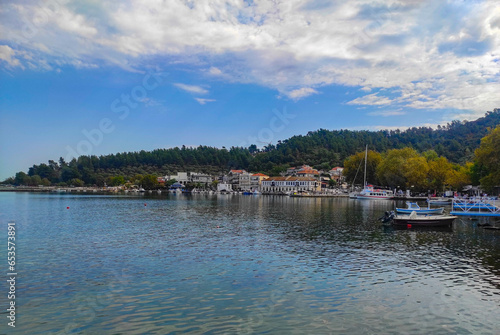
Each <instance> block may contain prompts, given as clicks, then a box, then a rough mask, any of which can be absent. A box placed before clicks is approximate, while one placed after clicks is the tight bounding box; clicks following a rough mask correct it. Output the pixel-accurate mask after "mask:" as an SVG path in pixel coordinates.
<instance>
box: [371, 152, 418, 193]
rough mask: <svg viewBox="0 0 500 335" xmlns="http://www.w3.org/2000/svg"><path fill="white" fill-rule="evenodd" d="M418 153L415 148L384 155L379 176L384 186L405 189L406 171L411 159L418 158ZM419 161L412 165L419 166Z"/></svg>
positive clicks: (378, 170) (378, 172) (378, 171)
mask: <svg viewBox="0 0 500 335" xmlns="http://www.w3.org/2000/svg"><path fill="white" fill-rule="evenodd" d="M418 156H419V155H418V153H417V151H416V150H415V149H413V148H403V149H392V150H389V151H387V153H386V154H385V155H384V158H383V160H382V163H381V164H380V165H379V166H378V169H377V175H378V177H379V179H380V181H381V183H382V185H384V186H390V187H391V188H395V187H398V186H399V187H403V186H405V185H407V182H408V179H407V172H406V170H405V167H406V165H407V164H408V161H409V160H410V159H411V158H416V157H418ZM417 163H418V161H415V163H412V165H418V164H417Z"/></svg>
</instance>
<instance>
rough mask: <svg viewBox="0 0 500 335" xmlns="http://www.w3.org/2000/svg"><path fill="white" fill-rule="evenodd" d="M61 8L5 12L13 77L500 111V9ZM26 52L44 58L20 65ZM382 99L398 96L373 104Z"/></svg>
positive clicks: (1, 24)
mask: <svg viewBox="0 0 500 335" xmlns="http://www.w3.org/2000/svg"><path fill="white" fill-rule="evenodd" d="M50 3H56V4H57V5H52V6H47V7H46V8H45V7H42V5H41V4H40V3H31V2H20V3H7V4H5V5H4V6H2V7H1V9H0V32H1V33H0V34H1V35H0V38H2V40H3V41H4V43H6V44H7V45H8V46H9V47H10V48H11V49H12V50H14V51H15V52H16V53H15V54H14V55H11V56H8V55H9V54H6V53H5V52H6V51H5V50H4V51H3V52H4V53H3V54H2V57H3V58H2V59H3V60H4V61H5V62H6V63H7V64H9V66H11V67H12V66H25V67H26V68H45V69H49V68H53V69H58V68H60V67H61V66H62V65H65V64H74V65H75V66H80V67H85V66H87V67H88V66H95V65H96V64H99V65H107V64H112V65H118V66H121V67H123V68H126V69H130V70H134V69H140V68H141V66H143V64H144V63H145V62H148V61H150V60H152V59H155V60H157V59H166V60H165V66H168V64H175V63H176V62H181V63H182V64H185V65H190V66H192V68H191V69H190V70H193V71H199V72H200V73H203V74H209V75H214V76H218V77H219V78H220V79H221V80H227V81H230V82H243V83H254V84H259V85H263V86H266V87H270V88H273V89H276V90H277V91H279V92H280V93H281V94H284V95H287V96H289V97H290V98H292V99H299V98H301V97H305V96H307V95H310V94H316V93H317V91H316V90H314V89H312V88H311V87H315V88H316V89H319V88H320V87H322V86H327V85H331V84H336V85H345V86H355V87H358V86H359V87H360V90H361V92H362V94H365V93H366V94H367V95H365V96H363V97H359V98H357V99H354V100H352V101H351V102H350V103H351V104H361V105H374V106H378V105H386V104H389V103H396V104H398V105H399V106H402V107H410V108H420V109H443V108H446V109H456V110H463V111H474V112H476V113H484V111H486V110H491V109H492V108H494V107H497V106H499V105H500V95H498V92H500V68H499V66H498V64H499V59H500V23H499V22H500V8H499V7H498V2H497V1H496V0H484V1H446V2H445V1H431V0H414V1H402V0H392V1H390V2H388V1H384V0H356V1H345V2H338V1H337V2H333V1H332V2H328V1H309V2H307V3H304V2H303V1H282V2H276V1H271V0H259V1H254V2H253V3H252V4H248V3H247V2H245V1H236V0H228V1H225V2H224V5H223V6H222V5H220V3H219V2H213V1H208V0H199V1H185V0H170V1H168V2H164V3H159V1H157V0H141V1H139V0H128V1H118V0H110V1H80V2H73V1H72V2H62V1H60V2H50ZM444 13H445V14H444ZM18 52H19V54H17V53H18ZM21 52H26V53H27V54H35V55H37V56H36V57H35V58H34V59H32V60H27V59H25V58H22V57H15V56H19V55H20V54H21ZM9 57H10V58H9ZM7 59H8V60H7ZM9 62H10V63H9ZM17 62H20V64H18V63H17ZM11 63H12V64H11ZM83 64H88V65H85V66H84V65H83ZM207 68H208V70H207ZM182 85H184V84H182ZM189 86H190V85H186V87H189ZM178 87H179V88H181V89H184V88H182V87H180V86H178ZM192 87H193V88H194V87H197V88H198V89H199V91H198V92H196V91H193V90H191V91H189V90H187V91H189V92H191V93H196V94H206V93H207V92H208V91H207V90H206V89H204V88H201V87H198V86H192ZM297 87H301V88H299V89H296V88H297ZM381 88H383V89H391V90H392V92H393V93H395V94H394V95H391V97H392V98H391V99H389V98H387V97H383V96H380V95H377V94H375V95H374V94H370V92H372V91H378V90H379V89H381ZM184 90H186V89H184ZM195 90H196V89H195ZM200 90H201V91H200Z"/></svg>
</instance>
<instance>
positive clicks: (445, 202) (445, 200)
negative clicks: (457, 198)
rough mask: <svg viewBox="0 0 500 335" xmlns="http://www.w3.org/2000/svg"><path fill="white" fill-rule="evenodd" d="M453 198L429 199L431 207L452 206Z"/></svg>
mask: <svg viewBox="0 0 500 335" xmlns="http://www.w3.org/2000/svg"><path fill="white" fill-rule="evenodd" d="M451 201H452V199H451V198H435V199H432V198H431V199H427V202H428V203H429V205H449V204H451Z"/></svg>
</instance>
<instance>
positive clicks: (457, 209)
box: [450, 199, 500, 217]
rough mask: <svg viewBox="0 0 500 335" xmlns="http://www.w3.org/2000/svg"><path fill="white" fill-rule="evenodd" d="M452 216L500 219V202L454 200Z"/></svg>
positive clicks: (491, 200)
mask: <svg viewBox="0 0 500 335" xmlns="http://www.w3.org/2000/svg"><path fill="white" fill-rule="evenodd" d="M451 208H452V210H451V212H450V214H451V215H465V216H494V217H500V201H499V200H493V199H453V202H452V205H451Z"/></svg>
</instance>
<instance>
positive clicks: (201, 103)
mask: <svg viewBox="0 0 500 335" xmlns="http://www.w3.org/2000/svg"><path fill="white" fill-rule="evenodd" d="M194 99H195V100H196V101H198V103H199V104H200V105H205V104H206V103H207V102H214V101H217V100H215V99H203V98H194Z"/></svg>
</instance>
